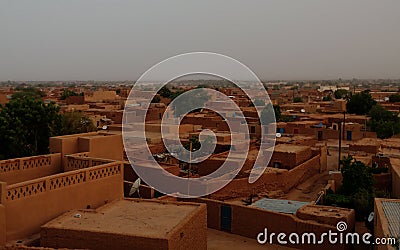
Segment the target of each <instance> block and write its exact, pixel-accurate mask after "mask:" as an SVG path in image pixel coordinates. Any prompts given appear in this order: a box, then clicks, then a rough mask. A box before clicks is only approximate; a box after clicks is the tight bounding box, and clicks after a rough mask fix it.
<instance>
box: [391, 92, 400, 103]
mask: <svg viewBox="0 0 400 250" xmlns="http://www.w3.org/2000/svg"><path fill="white" fill-rule="evenodd" d="M389 102H400V95H399V94H393V95H390V96H389Z"/></svg>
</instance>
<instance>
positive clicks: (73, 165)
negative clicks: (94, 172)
mask: <svg viewBox="0 0 400 250" xmlns="http://www.w3.org/2000/svg"><path fill="white" fill-rule="evenodd" d="M110 162H114V161H113V160H109V159H100V158H93V157H89V153H88V152H83V153H78V154H73V155H67V156H65V164H64V172H68V171H72V170H78V169H84V168H89V167H94V166H99V165H103V164H107V163H110Z"/></svg>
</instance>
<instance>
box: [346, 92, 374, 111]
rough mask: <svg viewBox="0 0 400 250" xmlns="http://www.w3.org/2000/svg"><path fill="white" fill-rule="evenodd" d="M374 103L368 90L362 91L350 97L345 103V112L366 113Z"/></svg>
mask: <svg viewBox="0 0 400 250" xmlns="http://www.w3.org/2000/svg"><path fill="white" fill-rule="evenodd" d="M375 104H376V101H375V100H374V99H373V98H372V96H371V95H370V93H369V91H363V92H360V93H357V94H355V95H353V96H351V97H350V99H349V101H348V102H347V104H346V108H347V112H349V113H350V114H357V115H366V114H368V112H369V111H370V110H371V108H372V107H373V106H374V105H375Z"/></svg>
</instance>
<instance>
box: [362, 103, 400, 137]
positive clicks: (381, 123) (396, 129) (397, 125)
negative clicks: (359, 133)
mask: <svg viewBox="0 0 400 250" xmlns="http://www.w3.org/2000/svg"><path fill="white" fill-rule="evenodd" d="M368 116H369V117H371V119H370V120H369V121H368V126H369V127H370V128H371V130H372V131H374V132H376V135H377V136H378V137H379V138H381V139H385V138H389V137H392V136H394V135H396V134H399V133H400V119H399V116H398V114H397V113H393V112H390V111H389V110H387V109H385V108H384V107H382V106H381V105H379V104H378V105H375V106H373V107H372V108H371V110H370V112H369V114H368Z"/></svg>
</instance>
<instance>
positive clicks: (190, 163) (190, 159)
mask: <svg viewBox="0 0 400 250" xmlns="http://www.w3.org/2000/svg"><path fill="white" fill-rule="evenodd" d="M192 148H193V144H192V142H190V144H189V168H188V172H187V174H188V186H187V188H188V196H189V195H190V192H189V191H190V170H191V168H192Z"/></svg>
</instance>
